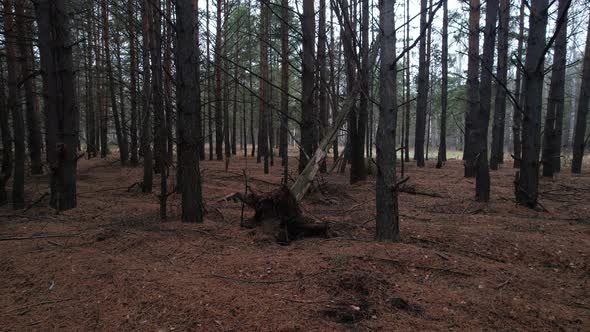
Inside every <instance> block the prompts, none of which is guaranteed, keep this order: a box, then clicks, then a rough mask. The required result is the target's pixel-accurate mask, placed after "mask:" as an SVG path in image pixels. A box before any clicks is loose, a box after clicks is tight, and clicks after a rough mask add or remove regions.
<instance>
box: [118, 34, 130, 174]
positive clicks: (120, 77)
mask: <svg viewBox="0 0 590 332" xmlns="http://www.w3.org/2000/svg"><path fill="white" fill-rule="evenodd" d="M115 47H116V49H115V52H116V56H117V73H118V78H117V80H118V81H119V82H118V86H119V104H120V105H121V112H120V114H121V135H122V139H123V145H124V146H125V147H126V149H127V153H126V154H127V157H126V161H125V162H124V163H125V164H126V163H127V161H128V160H129V137H128V135H127V115H126V114H125V83H124V81H123V59H122V56H121V37H120V36H119V33H117V34H115Z"/></svg>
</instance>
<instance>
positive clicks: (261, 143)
mask: <svg viewBox="0 0 590 332" xmlns="http://www.w3.org/2000/svg"><path fill="white" fill-rule="evenodd" d="M307 1H309V0H307ZM312 1H313V0H312ZM269 5H270V3H269V2H267V0H260V16H261V17H260V82H259V89H260V101H259V104H260V113H259V123H260V128H259V134H258V149H259V151H260V157H261V158H263V159H264V174H268V173H269V169H268V167H269V164H268V162H269V160H268V150H269V146H268V132H267V130H268V118H267V114H266V113H267V112H269V111H270V110H268V109H267V105H268V102H269V98H268V96H267V93H268V83H267V82H268V45H267V43H268V41H269V26H268V25H269V19H270V15H269V11H268V6H269ZM312 75H313V71H312ZM270 148H272V147H270Z"/></svg>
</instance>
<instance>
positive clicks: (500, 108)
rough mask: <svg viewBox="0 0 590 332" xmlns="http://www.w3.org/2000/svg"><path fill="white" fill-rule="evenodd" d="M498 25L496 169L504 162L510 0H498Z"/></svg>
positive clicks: (492, 159) (492, 165)
mask: <svg viewBox="0 0 590 332" xmlns="http://www.w3.org/2000/svg"><path fill="white" fill-rule="evenodd" d="M499 16H500V20H499V21H500V25H499V26H498V67H497V75H496V78H497V81H498V82H497V84H496V100H495V111H494V124H493V125H492V152H491V154H490V168H491V169H493V170H497V169H498V165H499V164H503V163H504V126H505V124H506V90H505V87H506V86H507V84H508V80H507V76H508V35H509V33H510V0H500V12H499Z"/></svg>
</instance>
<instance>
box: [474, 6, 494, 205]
mask: <svg viewBox="0 0 590 332" xmlns="http://www.w3.org/2000/svg"><path fill="white" fill-rule="evenodd" d="M497 18H498V0H488V1H487V4H486V26H485V30H484V41H483V56H482V63H481V66H482V71H481V81H480V85H479V100H480V103H479V108H478V109H479V112H477V113H473V114H472V120H473V123H474V129H473V130H472V131H471V132H470V136H471V139H472V141H471V143H472V144H473V147H474V149H475V156H474V159H473V161H472V162H473V164H474V166H475V168H476V175H475V198H476V200H478V201H480V202H487V201H489V199H490V169H489V163H488V128H489V126H490V112H491V107H492V71H493V67H494V45H495V42H496V21H497Z"/></svg>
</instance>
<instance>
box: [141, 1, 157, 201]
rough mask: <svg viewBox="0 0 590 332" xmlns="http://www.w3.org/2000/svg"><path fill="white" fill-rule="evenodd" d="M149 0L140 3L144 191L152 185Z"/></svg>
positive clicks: (149, 189)
mask: <svg viewBox="0 0 590 332" xmlns="http://www.w3.org/2000/svg"><path fill="white" fill-rule="evenodd" d="M150 1H151V0H143V3H142V32H143V33H142V35H143V38H142V41H143V44H142V53H143V89H142V90H143V96H142V97H143V101H142V103H143V105H142V109H143V124H142V126H143V135H142V136H141V150H142V151H143V182H142V186H141V190H142V192H144V193H147V192H152V186H153V177H154V173H153V158H154V157H153V152H152V117H151V113H152V112H151V107H150V106H151V102H152V91H151V87H152V83H151V76H152V75H151V72H150V53H149V52H150V49H151V41H150V31H151V25H152V22H151V13H152V11H151V9H150V8H151V4H150Z"/></svg>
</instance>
